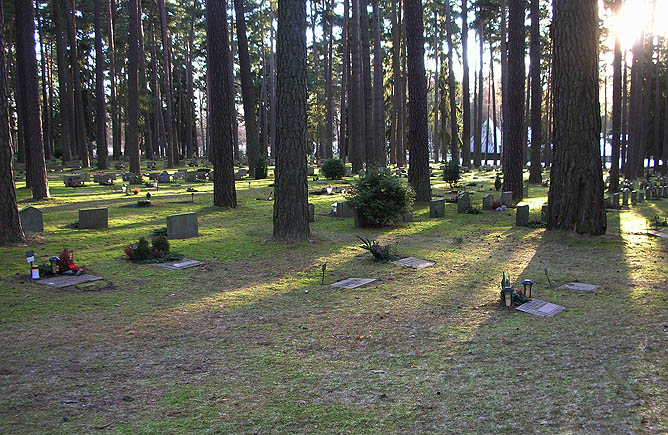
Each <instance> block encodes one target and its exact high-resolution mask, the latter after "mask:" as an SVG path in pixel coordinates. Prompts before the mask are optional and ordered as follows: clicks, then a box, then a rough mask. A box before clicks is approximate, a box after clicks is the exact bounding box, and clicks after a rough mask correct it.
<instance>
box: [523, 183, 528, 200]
mask: <svg viewBox="0 0 668 435" xmlns="http://www.w3.org/2000/svg"><path fill="white" fill-rule="evenodd" d="M522 197H523V198H528V197H529V185H528V184H525V185H524V186H522Z"/></svg>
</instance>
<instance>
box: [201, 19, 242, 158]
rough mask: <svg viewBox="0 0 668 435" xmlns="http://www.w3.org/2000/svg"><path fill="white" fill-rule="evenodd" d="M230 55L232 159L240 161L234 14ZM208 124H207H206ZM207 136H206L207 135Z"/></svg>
mask: <svg viewBox="0 0 668 435" xmlns="http://www.w3.org/2000/svg"><path fill="white" fill-rule="evenodd" d="M230 20H231V23H232V26H231V29H230V55H229V56H228V63H229V70H230V95H231V97H230V113H231V114H232V146H233V147H234V161H235V162H239V161H241V157H240V156H239V123H238V122H237V103H236V101H237V87H236V84H235V83H236V80H235V78H234V15H232V16H231V17H230ZM207 125H208V124H207ZM207 137H208V136H207Z"/></svg>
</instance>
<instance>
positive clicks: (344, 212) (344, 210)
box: [336, 201, 355, 218]
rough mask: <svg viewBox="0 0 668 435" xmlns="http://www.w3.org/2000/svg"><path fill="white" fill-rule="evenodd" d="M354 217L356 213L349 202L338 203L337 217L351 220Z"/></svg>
mask: <svg viewBox="0 0 668 435" xmlns="http://www.w3.org/2000/svg"><path fill="white" fill-rule="evenodd" d="M354 216H355V211H354V210H353V208H352V207H351V206H350V204H348V202H347V201H339V202H337V203H336V217H340V218H349V217H354Z"/></svg>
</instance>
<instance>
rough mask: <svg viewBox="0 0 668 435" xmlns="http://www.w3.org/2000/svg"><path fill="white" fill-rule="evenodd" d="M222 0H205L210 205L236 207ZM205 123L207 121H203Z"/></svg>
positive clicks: (226, 43)
mask: <svg viewBox="0 0 668 435" xmlns="http://www.w3.org/2000/svg"><path fill="white" fill-rule="evenodd" d="M226 3H227V2H226V0H207V2H206V35H207V65H206V67H207V76H208V79H209V80H208V83H209V91H208V103H209V109H208V112H209V120H210V122H211V128H210V129H209V130H210V134H211V143H212V145H213V147H214V149H212V150H210V151H209V152H210V155H209V157H210V158H211V160H212V162H213V168H214V177H213V205H214V206H216V207H226V208H236V206H237V194H236V190H235V187H234V150H233V148H232V113H231V112H230V103H229V99H230V98H231V95H230V84H229V83H228V80H229V79H230V72H229V71H228V68H229V67H230V63H229V61H228V58H229V57H230V53H229V48H228V41H229V36H228V34H227V4H226ZM207 126H208V123H207Z"/></svg>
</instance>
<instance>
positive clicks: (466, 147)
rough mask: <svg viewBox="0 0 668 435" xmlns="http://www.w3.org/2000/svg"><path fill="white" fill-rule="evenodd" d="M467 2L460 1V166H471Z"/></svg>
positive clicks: (466, 0) (465, 0) (467, 0)
mask: <svg viewBox="0 0 668 435" xmlns="http://www.w3.org/2000/svg"><path fill="white" fill-rule="evenodd" d="M468 2H469V0H462V67H463V70H464V76H463V77H462V112H463V114H462V117H463V119H462V124H463V125H462V166H466V167H469V166H471V93H470V90H469V56H468V40H469V36H468V33H469V29H468Z"/></svg>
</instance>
